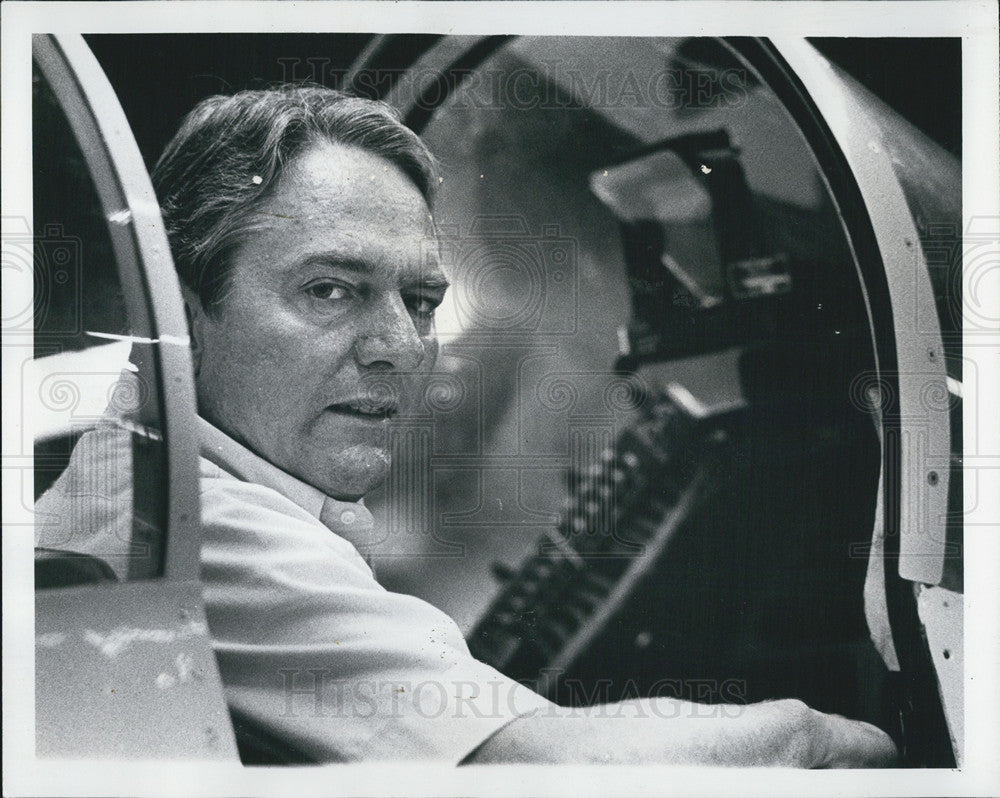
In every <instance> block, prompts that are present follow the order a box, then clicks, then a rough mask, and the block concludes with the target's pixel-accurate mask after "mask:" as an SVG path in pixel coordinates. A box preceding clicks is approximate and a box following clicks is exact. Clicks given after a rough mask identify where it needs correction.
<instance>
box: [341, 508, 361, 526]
mask: <svg viewBox="0 0 1000 798" xmlns="http://www.w3.org/2000/svg"><path fill="white" fill-rule="evenodd" d="M357 517H358V514H357V513H356V512H354V510H344V512H342V513H341V514H340V523H342V524H353V523H354V519H355V518H357Z"/></svg>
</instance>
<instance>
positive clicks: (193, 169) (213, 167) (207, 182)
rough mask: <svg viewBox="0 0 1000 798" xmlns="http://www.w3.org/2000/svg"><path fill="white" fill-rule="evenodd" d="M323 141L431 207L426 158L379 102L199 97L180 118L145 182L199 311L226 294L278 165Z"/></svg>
mask: <svg viewBox="0 0 1000 798" xmlns="http://www.w3.org/2000/svg"><path fill="white" fill-rule="evenodd" d="M323 141H329V142H333V143H338V144H345V145H351V146H355V147H359V148H361V149H364V150H367V151H368V152H371V153H373V154H375V155H379V156H381V157H382V158H385V159H386V160H387V161H389V162H390V163H392V164H394V165H395V166H397V167H398V168H399V169H400V170H402V172H403V173H404V174H405V175H406V176H407V177H408V178H409V179H410V180H411V181H413V183H414V185H415V186H416V187H417V188H418V189H419V190H420V193H421V194H422V195H423V197H424V199H425V200H426V201H427V204H428V206H430V205H431V202H432V200H433V194H434V189H435V188H436V184H437V182H438V181H437V171H436V167H435V163H434V158H433V156H432V155H431V154H430V151H429V150H428V149H427V147H426V145H425V144H424V143H423V142H422V141H421V140H420V138H419V137H418V136H417V134H416V133H414V132H413V131H412V130H410V129H409V128H408V127H406V126H405V125H404V124H403V123H402V122H400V121H399V116H398V114H397V113H396V111H395V109H393V108H392V107H391V106H389V105H387V104H385V103H381V102H375V101H373V100H366V99H363V98H360V97H352V96H350V95H347V94H344V93H343V92H340V91H336V90H335V89H328V88H324V87H322V86H314V85H301V84H287V85H282V86H278V87H275V88H270V89H262V90H255V91H242V92H239V93H237V94H234V95H231V96H223V95H217V96H214V97H208V98H207V99H205V100H202V101H201V102H200V103H198V105H197V106H195V108H194V109H193V110H192V111H191V112H190V113H189V114H188V115H187V117H185V119H184V121H183V123H182V124H181V127H180V129H179V130H178V131H177V134H176V135H175V136H174V137H173V139H172V140H171V141H170V143H169V144H168V145H167V147H166V149H165V150H164V151H163V154H162V155H161V156H160V159H159V161H157V163H156V166H155V167H154V169H153V173H152V180H153V186H154V188H155V190H156V194H157V197H158V198H159V202H160V210H161V212H162V214H163V221H164V224H165V226H166V229H167V236H168V238H169V239H170V248H171V251H172V253H173V257H174V265H175V267H176V269H177V273H178V276H179V277H180V279H181V281H182V282H183V283H184V284H185V285H186V286H187V287H188V288H189V289H191V290H192V291H194V292H195V293H196V294H197V295H198V297H199V299H200V300H201V303H202V307H203V308H205V309H206V311H209V312H211V311H212V310H214V309H215V308H217V307H218V305H219V303H220V301H221V300H222V298H223V296H224V295H225V290H226V285H227V281H228V276H229V268H230V263H229V260H230V256H231V254H232V252H233V249H234V248H235V247H236V246H237V245H238V244H239V242H240V240H241V237H242V236H243V235H244V234H245V233H247V232H248V231H249V230H251V229H253V223H252V221H251V220H252V219H253V218H254V216H255V214H254V211H255V210H257V209H258V208H259V207H260V206H261V205H262V204H263V202H264V201H265V200H266V199H267V197H268V195H269V193H270V191H271V190H272V188H273V187H274V185H275V184H276V182H277V180H278V178H279V177H280V176H281V173H282V169H283V168H284V166H285V165H287V164H288V163H290V162H291V161H292V160H293V159H294V158H295V157H296V156H297V155H299V154H301V153H302V152H303V151H304V150H305V149H307V148H308V147H309V146H311V145H313V144H315V143H317V142H323Z"/></svg>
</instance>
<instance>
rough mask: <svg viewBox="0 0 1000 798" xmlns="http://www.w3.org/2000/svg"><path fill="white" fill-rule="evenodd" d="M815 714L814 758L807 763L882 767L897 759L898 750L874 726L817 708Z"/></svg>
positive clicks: (893, 763) (825, 766) (836, 766)
mask: <svg viewBox="0 0 1000 798" xmlns="http://www.w3.org/2000/svg"><path fill="white" fill-rule="evenodd" d="M810 711H813V712H814V710H810ZM815 715H816V716H817V723H818V725H819V727H820V728H819V731H818V732H817V733H816V735H815V741H816V751H815V754H814V756H815V759H814V762H813V764H812V765H810V767H814V768H884V767H892V766H893V765H895V764H896V763H897V761H898V759H899V753H898V751H897V750H896V745H895V743H893V741H892V738H891V737H889V735H888V734H886V733H885V732H884V731H882V730H881V729H879V728H878V727H877V726H872V725H871V724H870V723H862V722H861V721H856V720H849V719H848V718H843V717H841V716H840V715H825V714H823V713H821V712H815Z"/></svg>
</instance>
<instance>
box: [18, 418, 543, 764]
mask: <svg viewBox="0 0 1000 798" xmlns="http://www.w3.org/2000/svg"><path fill="white" fill-rule="evenodd" d="M199 427H200V429H199V434H200V436H201V441H202V459H201V481H200V482H201V518H202V551H201V561H202V571H201V578H202V583H203V587H204V600H205V610H206V614H207V617H208V622H209V630H210V632H211V635H212V640H213V646H214V649H215V653H216V658H217V661H218V664H219V670H220V673H221V675H222V681H223V685H224V687H225V690H226V698H227V701H228V703H229V705H230V707H231V708H232V709H233V710H234V711H238V712H239V713H240V714H241V715H242V716H243V717H245V718H248V719H250V720H252V721H253V722H254V723H256V724H257V725H259V726H260V727H261V728H262V729H264V730H266V731H268V732H270V733H271V734H273V735H275V736H277V737H278V738H280V739H283V740H286V741H287V742H289V743H290V744H292V745H293V746H295V747H296V748H298V749H300V750H302V751H303V752H305V753H306V754H308V755H310V756H311V757H314V758H315V759H317V760H319V761H344V762H349V761H377V760H404V759H428V760H439V761H440V760H443V761H448V762H452V763H458V762H460V761H461V760H462V759H463V758H464V757H465V756H466V755H468V754H469V753H470V752H472V751H473V750H474V749H475V748H477V747H478V746H479V745H480V744H481V743H482V742H483V741H485V740H486V739H487V738H488V737H490V736H491V735H492V734H494V733H495V732H496V731H498V730H499V729H500V728H502V727H503V726H504V725H506V724H507V723H509V722H510V721H511V720H513V719H514V718H516V717H519V716H521V715H525V714H529V713H532V712H535V711H538V710H540V709H544V708H548V707H551V706H552V705H551V704H550V702H548V701H547V700H546V699H544V698H543V697H541V696H539V695H538V694H536V693H534V692H532V691H531V690H528V689H527V688H525V687H523V686H522V685H520V684H518V683H516V682H514V681H512V680H511V679H508V678H507V677H505V676H503V675H502V674H500V673H499V672H498V671H496V670H495V669H493V668H491V667H489V666H488V665H485V664H484V663H481V662H479V661H477V660H475V659H474V658H473V657H472V655H471V654H470V653H469V649H468V647H467V645H466V643H465V641H464V639H463V638H462V635H461V632H460V631H459V629H458V627H457V625H456V624H455V622H454V621H453V620H452V619H451V618H449V617H448V616H447V615H445V614H444V613H443V612H441V611H440V610H438V609H436V608H435V607H433V606H431V605H430V604H428V603H426V602H424V601H422V600H420V599H417V598H415V597H413V596H408V595H403V594H400V593H392V592H389V591H387V590H385V589H384V588H383V587H382V586H381V585H379V584H378V582H377V581H376V580H375V578H374V576H373V574H372V572H371V569H370V568H369V566H368V564H367V563H366V562H365V561H364V559H363V558H362V557H361V555H360V554H359V553H358V551H357V549H356V548H355V546H354V545H352V544H351V543H350V542H348V540H347V538H351V539H352V540H355V541H359V540H363V539H364V536H365V534H370V532H371V530H372V529H373V522H372V517H371V514H370V512H369V511H368V509H367V508H366V507H365V506H364V504H363V503H353V502H340V501H337V500H334V499H331V498H329V497H327V496H325V495H323V494H322V493H321V492H320V491H318V490H316V489H315V488H313V487H311V486H310V485H307V484H305V483H303V482H301V481H300V480H298V479H296V478H295V477H293V476H291V475H290V474H288V473H286V472H284V471H281V470H280V469H278V468H276V467H275V466H273V465H271V464H270V463H268V462H267V461H265V460H263V459H262V458H260V457H258V456H257V455H255V454H254V453H253V452H251V451H249V450H248V449H246V448H245V447H244V446H242V445H240V444H239V443H237V442H236V441H234V440H233V439H232V438H230V437H229V436H227V435H225V434H224V433H222V432H221V431H220V430H218V429H216V428H215V427H213V426H211V425H210V424H208V423H207V422H205V421H204V420H202V419H199ZM95 473H97V474H99V475H101V477H100V482H101V485H100V486H98V489H97V490H94V489H93V487H94V486H93V475H94V474H95ZM84 483H87V484H89V485H90V489H87V490H81V489H80V486H81V484H84ZM131 506H132V469H131V453H130V444H129V438H128V434H127V433H124V432H123V431H121V430H120V429H119V428H117V427H115V426H114V425H102V426H101V427H100V428H99V429H97V430H95V431H92V432H88V433H87V434H85V435H84V436H83V437H82V438H81V440H80V442H79V443H78V444H77V446H76V448H75V449H74V451H73V456H72V459H71V462H70V465H69V467H68V468H67V469H66V472H64V473H63V475H62V476H61V477H60V478H59V480H58V481H57V482H56V484H55V485H54V486H53V487H52V488H51V489H50V490H49V491H48V492H47V493H46V494H45V495H44V496H43V497H42V498H41V499H39V501H38V503H37V504H36V516H37V517H39V518H50V519H57V521H58V519H64V520H65V522H66V523H52V524H49V525H41V526H40V527H39V529H38V531H37V533H36V545H39V546H52V547H56V548H67V549H71V550H75V551H82V552H86V553H89V554H93V555H95V556H98V557H101V558H102V559H104V560H105V561H107V562H108V563H109V564H110V565H111V566H112V568H113V569H114V570H115V571H116V573H117V574H118V575H119V577H121V578H124V576H125V574H126V569H127V563H128V554H129V550H128V546H129V544H128V540H129V535H130V533H131V526H132V520H131Z"/></svg>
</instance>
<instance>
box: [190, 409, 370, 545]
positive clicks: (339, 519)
mask: <svg viewBox="0 0 1000 798" xmlns="http://www.w3.org/2000/svg"><path fill="white" fill-rule="evenodd" d="M198 432H199V440H200V441H201V456H202V457H204V458H205V459H206V460H208V461H209V462H211V463H213V464H215V465H216V466H218V467H219V468H221V469H222V470H223V471H225V472H227V473H228V474H231V475H232V476H234V477H236V478H237V479H241V480H243V481H244V482H252V483H254V484H256V485H263V486H264V487H265V488H271V489H272V490H276V491H277V492H278V493H280V494H281V495H282V496H284V497H285V498H286V499H289V500H290V501H293V502H295V504H297V505H298V506H299V507H301V508H302V509H303V510H305V511H306V512H307V513H309V514H310V515H312V516H313V517H314V518H316V519H317V520H319V521H320V522H321V523H322V524H323V525H324V526H326V527H327V528H328V529H330V530H331V531H332V532H335V533H337V534H338V535H341V536H343V537H345V538H347V539H349V540H352V539H353V540H359V538H364V536H365V535H367V534H368V533H370V532H371V531H372V530H373V528H374V520H373V518H372V514H371V512H370V511H369V510H368V508H367V507H365V505H364V502H363V501H358V502H344V501H340V500H339V499H333V498H331V497H329V496H327V495H326V494H325V493H323V492H322V491H321V490H319V489H318V488H314V487H313V486H312V485H309V484H307V483H305V482H303V481H302V480H300V479H297V478H296V477H293V476H292V475H291V474H289V473H288V472H287V471H282V470H281V469H280V468H278V467H277V466H275V465H272V464H271V463H269V462H268V461H267V460H265V459H264V458H263V457H260V456H259V455H257V454H254V453H253V452H251V451H250V450H249V449H247V448H246V447H245V446H244V445H243V444H241V443H239V442H237V441H235V440H233V439H232V438H231V437H229V436H228V435H227V434H226V433H224V432H223V431H222V430H220V429H219V428H218V427H216V426H213V425H212V424H210V423H209V422H207V421H206V420H205V419H204V418H202V417H201V416H198Z"/></svg>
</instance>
